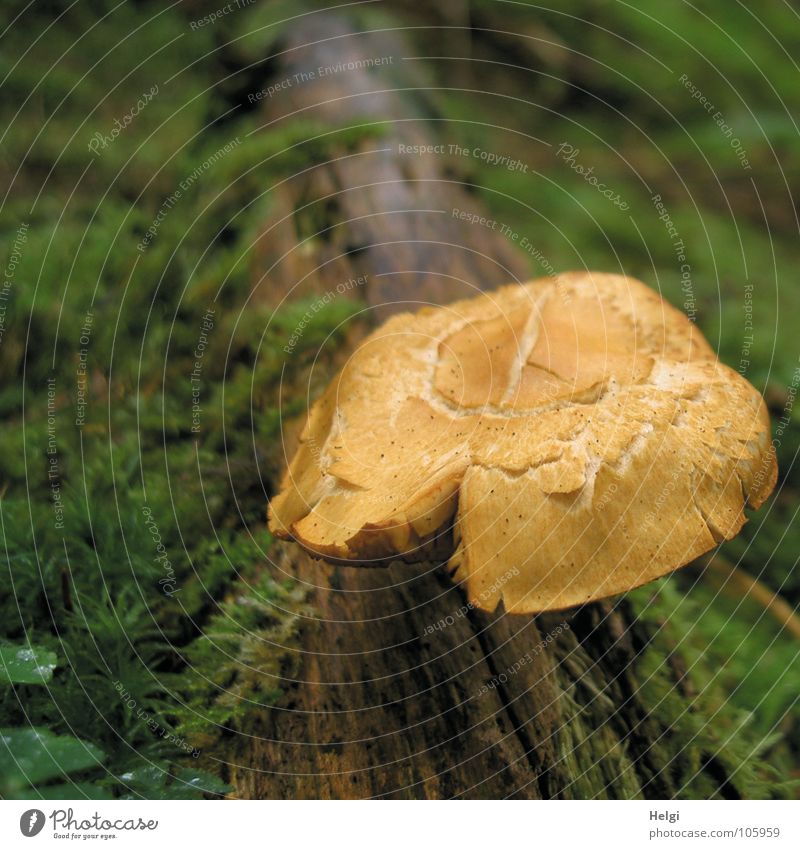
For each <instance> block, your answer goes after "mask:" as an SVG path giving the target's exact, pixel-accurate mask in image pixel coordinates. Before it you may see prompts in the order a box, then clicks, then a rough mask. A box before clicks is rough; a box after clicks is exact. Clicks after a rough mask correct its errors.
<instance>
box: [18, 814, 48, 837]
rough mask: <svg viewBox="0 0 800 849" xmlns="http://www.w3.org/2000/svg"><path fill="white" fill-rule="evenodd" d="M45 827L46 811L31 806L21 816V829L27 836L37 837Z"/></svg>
mask: <svg viewBox="0 0 800 849" xmlns="http://www.w3.org/2000/svg"><path fill="white" fill-rule="evenodd" d="M43 828H44V811H40V810H39V809H38V808H31V809H30V810H29V811H25V813H24V814H23V815H22V816H21V817H20V818H19V830H20V831H21V832H22V833H23V834H24V835H25V837H36V835H37V834H38V833H39V832H40V831H41V830H42V829H43Z"/></svg>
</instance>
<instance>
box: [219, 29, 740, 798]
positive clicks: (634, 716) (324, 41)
mask: <svg viewBox="0 0 800 849" xmlns="http://www.w3.org/2000/svg"><path fill="white" fill-rule="evenodd" d="M281 47H282V50H281V51H280V53H279V56H278V58H277V59H276V60H275V62H273V63H272V67H273V69H274V74H275V77H274V79H275V80H280V79H287V78H293V76H294V74H296V73H299V72H307V71H308V70H309V69H315V68H318V67H324V66H331V65H336V64H337V63H347V62H355V61H356V60H358V59H362V58H364V57H370V56H372V57H374V56H393V57H395V59H394V61H393V62H392V63H390V64H383V65H378V66H374V67H368V68H362V69H358V70H353V71H348V72H347V73H337V74H331V75H328V76H324V77H321V78H319V79H317V80H316V81H315V82H314V84H307V85H297V86H292V87H289V88H287V89H285V90H284V91H282V92H281V93H280V96H277V95H276V96H275V97H273V98H271V99H270V100H269V101H268V103H267V108H266V109H265V126H266V127H275V128H277V127H280V126H281V125H282V122H284V121H286V120H288V119H289V118H290V117H291V116H297V115H298V114H299V115H302V116H304V117H306V118H308V120H309V121H313V122H314V123H315V124H321V125H328V126H330V127H331V129H332V130H333V129H334V128H337V127H341V126H343V125H351V126H360V125H364V124H368V123H370V122H372V121H376V120H379V121H382V122H384V125H383V131H382V133H381V134H380V135H377V136H375V135H370V136H369V137H368V138H366V139H364V140H362V141H360V142H357V143H356V144H355V145H353V144H350V145H347V146H345V145H343V146H342V147H341V149H340V150H338V151H337V154H338V155H337V156H332V157H330V159H329V160H328V161H325V162H320V163H316V164H314V165H312V167H310V168H308V169H306V170H305V171H304V172H303V173H301V174H298V175H297V176H295V177H293V178H291V179H290V180H288V181H286V182H285V183H284V184H283V185H282V186H281V187H280V188H279V189H277V190H276V191H275V192H274V197H275V205H274V208H273V212H272V214H271V216H270V219H269V220H268V221H267V222H266V223H265V232H264V237H263V238H262V239H261V240H260V241H259V244H260V245H261V247H260V249H259V253H258V256H257V263H256V270H255V272H254V284H253V285H254V297H255V298H256V299H257V300H259V301H261V302H266V303H269V304H273V305H276V306H277V305H279V304H281V303H283V302H284V301H285V300H286V299H292V298H297V297H301V296H308V295H310V294H313V293H320V294H322V293H325V292H329V291H336V287H337V284H338V283H340V282H342V281H345V280H348V279H351V278H358V277H365V278H366V284H365V285H363V286H358V287H354V288H353V289H350V290H348V291H347V292H345V293H344V295H343V296H345V297H353V298H358V299H361V300H362V301H363V302H364V303H365V305H366V306H367V307H368V308H369V310H368V312H369V317H370V319H371V320H373V321H374V320H379V319H382V318H384V317H385V316H386V315H387V314H388V313H390V312H392V311H395V310H398V309H409V308H413V306H414V305H416V304H421V303H437V304H438V303H447V302H448V301H450V300H453V299H455V298H458V297H466V296H470V295H472V294H474V293H475V292H476V291H477V290H478V289H480V288H484V289H489V288H492V287H494V286H497V285H500V284H502V283H508V282H510V281H512V280H514V279H523V280H524V279H526V278H527V277H528V276H529V274H528V270H527V267H526V265H525V263H524V262H523V260H522V258H521V257H519V256H518V255H517V254H516V253H515V252H514V250H513V249H512V248H511V247H510V246H509V244H508V243H507V242H506V241H505V240H504V238H503V237H502V236H501V235H499V233H498V232H497V231H495V230H492V229H489V228H486V227H481V226H473V227H471V228H469V230H468V231H467V232H468V236H469V238H468V239H466V238H465V229H464V225H463V224H459V223H458V221H457V219H456V218H454V217H453V215H452V210H453V209H466V210H469V211H471V212H479V211H480V210H481V204H480V203H479V202H478V200H477V199H476V197H475V196H474V195H473V194H472V193H471V192H470V191H468V190H467V188H465V186H464V185H462V184H461V183H460V181H459V180H458V176H457V174H452V173H449V171H447V163H446V160H444V159H443V158H441V157H436V156H429V157H408V156H403V155H401V154H399V153H398V145H399V144H409V145H414V144H434V143H436V141H437V138H436V137H435V136H434V135H433V134H432V133H431V131H430V127H432V126H433V127H436V126H437V125H436V123H434V122H431V121H430V120H429V119H430V118H431V117H435V116H431V113H430V108H429V106H428V105H427V104H426V103H425V101H424V99H423V98H422V95H420V94H418V93H416V92H418V91H421V90H422V89H424V87H425V81H424V80H420V79H419V78H417V77H416V76H415V73H416V71H414V70H412V64H411V63H403V62H402V61H401V57H402V56H404V55H409V51H408V50H407V49H406V48H405V47H404V46H403V43H402V42H401V41H400V40H399V39H398V38H397V36H396V35H390V34H387V33H360V34H359V33H355V32H353V31H351V30H350V28H349V25H348V23H347V21H346V20H344V19H341V18H338V17H336V16H334V15H333V14H329V15H317V16H312V17H311V18H310V19H306V20H305V21H303V22H302V23H301V24H299V25H298V26H296V27H294V28H293V29H292V30H291V32H290V33H289V35H288V36H286V41H285V43H284V44H283V45H281ZM414 67H418V66H414ZM266 84H269V81H265V85H266ZM429 210H437V211H429ZM484 212H485V211H484ZM320 222H321V223H320ZM352 336H353V338H352V341H353V343H355V341H357V338H356V337H357V336H358V332H357V331H354V333H353V334H352ZM334 367H335V364H331V369H333V368H334ZM300 389H301V390H303V389H304V387H303V388H300ZM292 430H293V428H292V427H291V426H289V427H288V428H287V435H286V440H287V441H289V442H290V441H291V433H292ZM287 450H290V447H289V448H287ZM274 552H275V553H274V554H273V556H272V561H273V562H272V564H271V566H270V568H271V570H272V572H273V574H274V575H275V576H276V577H280V578H285V577H287V576H289V577H292V578H294V579H295V580H297V581H300V582H301V583H303V584H304V585H305V586H306V587H307V588H308V590H309V604H310V605H311V606H312V607H313V609H314V610H315V613H316V619H314V620H312V621H307V622H306V623H305V625H304V626H303V627H302V630H301V634H300V643H301V645H300V649H299V650H298V651H296V652H295V657H294V658H293V662H292V663H290V664H288V666H287V669H290V670H291V671H287V674H286V679H285V680H284V681H282V683H281V687H282V689H283V696H282V698H281V699H280V700H279V702H278V703H277V704H276V705H275V706H273V707H271V708H269V709H265V710H263V711H258V712H254V714H253V718H252V723H251V726H250V727H249V728H248V729H247V733H246V734H245V735H241V736H240V738H239V740H240V742H239V744H238V745H237V748H236V750H235V751H233V752H231V756H230V768H229V777H230V779H231V780H232V782H233V783H234V785H235V787H236V789H237V795H239V796H240V797H244V798H337V799H338V798H367V797H388V798H453V797H463V798H505V797H513V798H534V799H535V798H573V797H577V798H586V797H595V796H596V797H612V798H613V797H623V798H635V797H649V798H668V797H672V796H673V795H674V794H675V793H676V792H677V790H678V787H677V784H676V778H675V777H674V775H673V770H671V768H670V763H669V758H668V756H667V755H666V754H664V752H663V751H662V748H661V747H660V746H659V745H658V740H659V738H660V737H661V735H663V734H665V733H668V729H665V728H664V727H662V725H661V724H660V723H659V721H658V718H657V716H655V715H653V714H652V712H651V711H650V710H649V709H648V707H647V705H645V704H644V703H643V701H642V697H641V691H640V687H639V685H638V680H637V658H638V657H639V655H640V653H641V652H642V651H643V649H644V647H645V646H646V644H647V634H646V633H645V628H644V626H643V625H641V624H640V623H638V622H636V621H635V620H634V618H633V616H632V613H631V610H630V607H629V605H628V604H627V602H626V601H625V600H624V599H622V600H617V601H613V600H612V601H607V602H599V603H594V604H590V605H586V606H584V607H582V608H579V609H575V610H571V611H567V612H565V613H563V614H547V615H542V616H510V615H504V614H502V613H500V612H498V613H495V614H486V613H483V612H481V611H478V610H476V609H468V608H467V605H466V602H465V598H464V596H463V594H462V593H461V590H460V589H459V588H458V587H457V586H454V585H453V584H452V583H451V581H450V579H449V578H448V576H447V574H446V573H445V571H444V569H443V568H442V567H441V565H439V564H421V565H415V566H410V565H406V564H394V565H391V566H389V567H388V568H385V569H379V568H358V567H345V566H334V565H329V564H325V563H322V562H319V561H316V560H313V559H311V558H310V557H309V556H308V555H306V554H304V553H303V552H302V551H301V550H300V549H299V547H297V546H295V545H292V544H288V543H280V544H278V545H276V547H275V549H274ZM674 680H675V686H676V687H680V686H682V684H681V683H680V681H681V672H680V669H677V670H676V671H675V673H674ZM719 783H720V785H724V783H725V776H724V775H721V776H719Z"/></svg>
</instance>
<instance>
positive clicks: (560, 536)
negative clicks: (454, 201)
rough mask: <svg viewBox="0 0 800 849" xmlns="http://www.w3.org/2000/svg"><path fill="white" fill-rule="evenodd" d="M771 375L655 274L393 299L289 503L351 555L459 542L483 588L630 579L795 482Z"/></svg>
mask: <svg viewBox="0 0 800 849" xmlns="http://www.w3.org/2000/svg"><path fill="white" fill-rule="evenodd" d="M776 477H777V465H776V462H775V452H774V449H773V447H772V444H771V440H770V428H769V416H768V414H767V410H766V407H765V405H764V402H763V400H762V398H761V396H760V395H759V393H758V392H757V391H756V390H755V389H754V388H753V387H752V386H751V385H750V384H749V383H748V382H747V381H746V380H745V379H744V378H743V377H741V376H740V375H739V374H738V373H736V372H735V371H733V370H731V369H730V368H728V367H727V366H725V365H723V364H722V363H720V362H719V361H718V360H717V358H716V356H715V355H714V352H713V350H712V349H711V347H710V346H709V345H708V343H707V342H706V340H705V339H704V338H703V336H702V334H701V333H700V332H699V331H698V329H697V328H696V327H695V326H694V325H693V324H692V323H691V322H690V321H689V320H688V319H687V318H686V317H685V316H684V315H683V313H681V312H679V311H678V310H676V309H674V308H673V307H671V306H670V305H669V304H667V303H666V302H665V301H664V300H663V299H662V298H661V297H659V295H658V294H657V293H655V292H654V291H652V290H651V289H649V288H648V287H647V286H645V285H644V284H643V283H641V282H639V281H638V280H634V279H632V278H630V277H623V276H619V275H613V274H597V273H578V272H575V273H568V274H561V275H558V276H555V277H551V278H544V279H540V280H534V281H533V282H530V283H527V284H525V285H512V286H507V287H504V288H502V289H499V290H497V291H494V292H491V293H488V294H484V295H481V296H480V297H477V298H474V299H471V300H465V301H459V302H457V303H453V304H450V305H448V306H443V307H433V308H425V309H422V310H420V311H419V312H417V313H403V314H400V315H396V316H394V317H392V318H391V319H390V320H389V321H387V322H386V323H385V324H384V325H383V326H381V327H380V328H379V329H377V330H376V331H375V332H374V333H372V334H371V335H370V336H369V337H367V338H366V339H365V340H364V342H363V343H362V344H361V345H360V346H359V347H358V349H357V350H356V351H355V352H354V353H353V355H352V357H351V358H350V359H349V361H348V362H347V364H346V365H345V367H344V368H343V369H342V371H341V372H340V374H339V375H338V377H337V378H336V379H335V380H334V381H333V382H332V384H331V385H330V386H329V388H328V389H327V391H326V392H325V393H324V395H323V396H322V397H321V398H320V399H319V400H318V401H317V402H316V403H315V404H314V405H313V407H312V409H311V411H310V414H309V417H308V421H307V423H306V425H305V428H304V430H303V432H302V434H301V437H300V445H299V447H298V449H297V452H296V454H295V456H294V458H293V460H292V462H291V464H290V465H289V467H288V470H287V472H286V474H285V477H284V480H283V482H282V486H281V490H280V492H279V494H278V495H277V496H276V497H275V498H274V499H273V500H272V502H271V505H270V511H269V523H270V528H271V529H272V531H273V532H274V533H275V534H276V535H277V536H279V537H283V538H293V539H294V540H296V541H297V542H298V543H299V544H300V545H302V546H303V547H304V548H305V549H307V550H308V551H309V552H311V553H312V554H313V555H316V556H318V557H322V558H324V559H327V560H331V561H335V562H337V561H345V562H347V563H351V564H354V565H355V564H360V565H373V564H376V563H382V564H386V563H388V562H390V561H392V560H397V559H399V560H405V561H414V560H435V559H441V560H447V562H448V567H449V569H450V570H451V572H452V573H453V576H454V579H455V580H456V581H458V582H460V583H463V584H464V586H465V589H466V593H467V596H468V599H469V602H470V603H471V604H472V605H475V606H478V607H480V608H482V609H484V610H488V611H492V610H494V609H495V608H496V607H497V605H498V604H499V603H500V602H501V601H502V602H503V604H504V606H505V609H506V611H508V612H514V613H535V612H541V611H545V610H554V609H562V608H567V607H572V606H574V605H579V604H583V603H585V602H589V601H593V600H595V599H600V598H604V597H607V596H610V595H614V594H617V593H621V592H625V591H627V590H630V589H632V588H634V587H637V586H640V585H641V584H644V583H646V582H648V581H652V580H654V579H655V578H658V577H660V576H662V575H665V574H667V573H668V572H671V571H673V570H674V569H677V568H679V567H680V566H683V565H685V564H686V563H688V562H690V561H691V560H694V559H695V558H697V557H698V556H699V555H701V554H703V553H704V552H706V551H708V550H709V549H711V548H713V547H714V546H716V545H717V544H718V543H719V542H721V541H722V540H725V539H730V538H732V537H733V536H735V535H736V534H737V533H738V532H739V530H740V529H741V527H742V525H743V524H744V522H745V514H744V507H745V505H748V506H750V507H754V508H755V507H758V506H759V505H760V504H761V503H762V502H763V501H764V500H765V499H766V497H767V496H768V495H769V493H770V491H771V490H772V488H773V486H774V485H775V481H776Z"/></svg>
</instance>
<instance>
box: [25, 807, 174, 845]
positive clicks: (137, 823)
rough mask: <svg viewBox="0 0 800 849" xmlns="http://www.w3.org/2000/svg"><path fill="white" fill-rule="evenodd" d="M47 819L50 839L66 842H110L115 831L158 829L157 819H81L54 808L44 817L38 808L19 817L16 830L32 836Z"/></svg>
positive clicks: (73, 812) (40, 828) (90, 817)
mask: <svg viewBox="0 0 800 849" xmlns="http://www.w3.org/2000/svg"><path fill="white" fill-rule="evenodd" d="M48 819H49V820H50V821H51V824H52V828H53V837H58V838H62V839H67V840H70V839H71V840H80V839H83V840H86V839H87V838H95V839H97V838H100V839H101V840H113V839H114V838H115V837H116V836H117V835H116V832H119V831H155V830H156V829H157V828H158V820H143V819H142V818H141V817H136V818H133V817H129V818H127V819H126V818H124V817H119V818H118V819H106V818H105V817H103V816H101V815H100V814H99V813H98V812H97V811H95V812H94V813H93V814H92V815H91V816H89V817H86V818H84V819H81V818H80V817H76V816H75V811H74V810H73V809H72V808H66V809H64V808H56V809H55V810H54V811H53V812H52V813H51V814H48V816H45V815H44V811H40V810H39V809H38V808H31V809H30V810H28V811H25V813H24V814H23V815H22V816H21V817H20V818H19V830H20V831H21V832H22V833H23V834H24V835H25V837H35V836H36V835H37V834H39V832H40V831H41V830H42V829H43V828H44V827H45V824H46V822H47V820H48Z"/></svg>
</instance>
